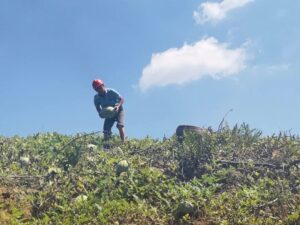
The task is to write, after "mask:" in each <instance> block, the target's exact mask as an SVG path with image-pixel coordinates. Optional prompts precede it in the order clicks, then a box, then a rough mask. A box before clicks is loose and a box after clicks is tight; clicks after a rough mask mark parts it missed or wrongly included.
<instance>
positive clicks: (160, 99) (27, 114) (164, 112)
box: [0, 0, 300, 138]
mask: <svg viewBox="0 0 300 225" xmlns="http://www.w3.org/2000/svg"><path fill="white" fill-rule="evenodd" d="M299 11H300V2H299V1H290V0H277V1H271V0H214V1H210V0H207V1H201V0H190V1H177V0H164V1H158V0H151V1H150V0H119V1H113V0H89V1H82V0H64V1H61V0H51V1H50V0H42V1H41V0H26V1H24V0H0V77H1V82H0V104H1V110H0V135H4V136H13V135H22V136H27V135H31V134H35V133H38V132H53V131H56V132H59V133H63V134H75V133H78V132H92V131H98V130H102V124H103V120H100V118H99V117H98V115H97V113H96V110H95V108H94V105H93V96H94V94H95V92H94V91H93V89H92V86H91V83H92V80H93V79H96V78H100V79H103V80H104V82H105V84H106V86H107V87H111V88H114V89H116V90H117V91H118V92H120V94H121V95H122V96H123V97H124V98H125V103H124V107H125V110H126V111H125V112H126V118H125V119H126V120H125V123H126V134H127V136H128V137H131V138H133V137H137V138H141V137H145V136H146V135H150V136H152V137H156V138H161V137H163V136H164V135H166V136H171V135H172V134H173V133H174V131H175V129H176V126H177V125H179V124H192V125H196V126H204V127H207V126H212V127H213V129H217V127H218V125H219V123H220V122H221V120H222V118H223V117H224V115H225V114H226V112H228V111H229V110H230V109H233V111H232V112H231V113H229V114H228V115H227V117H226V120H227V122H228V123H229V125H231V126H233V125H234V124H236V123H238V124H241V123H242V122H246V123H248V124H250V126H251V127H252V128H257V129H259V130H262V131H263V133H264V134H273V133H278V132H279V131H290V130H291V132H292V133H297V134H299V133H300V117H299V115H300V105H299V102H298V99H299V98H300V90H299V84H300V76H299V71H300V57H299V56H300V24H299V16H298V12H299ZM113 131H114V132H115V133H117V130H116V128H114V129H113Z"/></svg>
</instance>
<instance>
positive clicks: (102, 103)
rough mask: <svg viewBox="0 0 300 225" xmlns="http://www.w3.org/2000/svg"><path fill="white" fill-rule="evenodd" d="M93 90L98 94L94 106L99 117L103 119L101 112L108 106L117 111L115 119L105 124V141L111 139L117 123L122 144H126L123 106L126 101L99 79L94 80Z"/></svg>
mask: <svg viewBox="0 0 300 225" xmlns="http://www.w3.org/2000/svg"><path fill="white" fill-rule="evenodd" d="M93 88H94V90H95V91H96V92H97V94H96V95H95V96H94V104H95V107H96V110H97V112H98V114H99V116H100V117H101V118H103V117H102V115H101V110H102V109H103V108H106V107H108V106H112V107H114V110H115V111H116V115H115V116H114V117H113V118H109V119H105V120H104V124H103V133H104V139H105V140H107V139H109V138H110V136H111V128H112V126H113V125H114V123H115V122H117V128H118V129H119V134H120V138H121V140H122V142H124V141H125V131H124V109H123V106H122V105H123V103H124V99H123V98H122V97H121V95H120V94H119V93H118V92H117V91H115V90H113V89H111V88H106V87H105V86H104V82H103V81H102V80H98V79H97V80H94V81H93Z"/></svg>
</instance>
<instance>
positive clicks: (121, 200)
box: [0, 124, 300, 225]
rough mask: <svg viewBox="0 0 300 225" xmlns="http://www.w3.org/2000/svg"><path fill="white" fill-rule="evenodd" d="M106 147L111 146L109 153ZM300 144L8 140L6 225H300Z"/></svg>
mask: <svg viewBox="0 0 300 225" xmlns="http://www.w3.org/2000/svg"><path fill="white" fill-rule="evenodd" d="M103 144H108V145H109V146H110V149H109V150H104V149H103ZM299 160H300V138H299V137H298V136H296V135H292V134H283V133H279V134H276V135H273V136H263V135H262V134H261V132H259V131H257V130H255V129H250V128H249V126H248V125H246V124H242V125H240V126H238V125H236V126H234V127H233V128H230V127H224V128H222V129H221V130H219V131H207V132H203V133H202V134H196V133H185V139H184V141H183V143H179V142H178V141H177V139H176V137H172V138H170V139H164V140H154V139H151V138H149V137H148V138H145V139H141V140H138V139H130V140H128V141H127V142H126V143H125V144H122V143H120V142H119V141H118V138H117V137H113V139H112V140H110V142H109V143H103V139H102V137H101V136H100V135H99V134H92V135H86V134H77V135H74V136H68V135H62V134H58V133H38V134H35V135H33V136H28V137H26V138H22V137H19V136H14V137H10V138H8V137H3V136H2V137H0V221H1V223H0V224H38V225H41V224H55V225H57V224H64V225H65V224H72V225H75V224H143V225H146V224H198V225H208V224H247V225H249V224H255V225H257V224H264V225H265V224H270V225H271V224H272V225H273V224H290V225H292V224H300V162H299Z"/></svg>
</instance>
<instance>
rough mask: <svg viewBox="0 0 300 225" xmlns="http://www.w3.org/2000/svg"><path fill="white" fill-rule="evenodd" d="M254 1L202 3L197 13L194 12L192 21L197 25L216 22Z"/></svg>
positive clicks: (239, 0) (225, 0)
mask: <svg viewBox="0 0 300 225" xmlns="http://www.w3.org/2000/svg"><path fill="white" fill-rule="evenodd" d="M253 1H254V0H223V1H222V2H204V3H202V4H201V5H200V6H199V8H198V11H194V19H195V20H196V22H197V23H199V24H203V23H205V22H218V21H220V20H222V19H224V18H225V17H226V15H227V13H228V12H229V11H231V10H233V9H235V8H240V7H243V6H244V5H246V4H248V3H250V2H253Z"/></svg>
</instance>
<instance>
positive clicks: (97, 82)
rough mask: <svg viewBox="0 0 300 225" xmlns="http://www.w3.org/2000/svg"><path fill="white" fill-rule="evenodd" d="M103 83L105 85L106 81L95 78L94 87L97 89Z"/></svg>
mask: <svg viewBox="0 0 300 225" xmlns="http://www.w3.org/2000/svg"><path fill="white" fill-rule="evenodd" d="M101 85H104V82H103V81H102V80H93V88H94V89H95V90H96V89H98V88H99V87H100V86H101Z"/></svg>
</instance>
